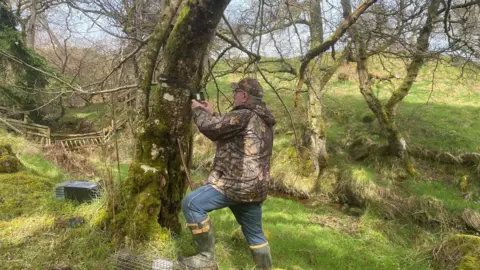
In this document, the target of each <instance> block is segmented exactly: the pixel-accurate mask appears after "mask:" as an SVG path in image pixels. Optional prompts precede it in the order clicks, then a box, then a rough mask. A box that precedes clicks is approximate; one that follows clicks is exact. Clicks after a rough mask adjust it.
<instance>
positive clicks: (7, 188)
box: [0, 172, 53, 220]
mask: <svg viewBox="0 0 480 270" xmlns="http://www.w3.org/2000/svg"><path fill="white" fill-rule="evenodd" d="M0 187H1V189H0V202H1V203H0V220H8V219H10V218H14V217H17V216H20V215H25V214H29V213H34V212H35V211H36V209H37V208H38V205H43V203H44V201H43V200H44V198H48V197H49V196H52V189H53V184H52V183H50V180H49V179H48V178H44V177H41V176H36V175H32V174H28V173H26V172H17V173H11V174H1V175H0Z"/></svg>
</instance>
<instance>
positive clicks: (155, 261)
mask: <svg viewBox="0 0 480 270" xmlns="http://www.w3.org/2000/svg"><path fill="white" fill-rule="evenodd" d="M111 263H112V264H113V265H114V266H115V268H116V269H119V270H147V269H148V270H173V269H175V270H177V269H181V268H180V267H179V265H178V264H177V263H176V262H174V261H172V260H168V259H164V258H158V257H155V256H153V255H149V254H142V255H134V254H133V253H132V252H131V251H128V250H122V251H119V252H117V253H115V254H114V255H113V256H112V257H111Z"/></svg>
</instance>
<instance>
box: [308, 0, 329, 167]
mask: <svg viewBox="0 0 480 270" xmlns="http://www.w3.org/2000/svg"><path fill="white" fill-rule="evenodd" d="M309 5H310V49H313V48H315V47H316V46H318V45H319V44H322V42H323V18H322V6H321V1H320V0H310V3H309ZM322 56H323V55H322V54H319V55H318V58H317V59H318V60H317V61H318V62H319V63H322ZM310 76H311V78H312V79H311V80H310V82H311V83H309V84H308V104H307V117H308V119H307V130H306V132H305V135H304V136H308V140H307V141H308V142H309V145H307V147H308V148H309V150H310V151H311V160H312V165H313V167H314V169H315V171H314V172H315V174H316V175H320V173H321V171H322V169H323V168H325V166H326V165H327V161H328V153H327V138H326V134H325V122H324V120H323V109H322V101H321V99H320V93H321V90H322V89H320V90H318V89H317V88H316V87H315V86H316V84H315V83H316V82H318V78H319V77H320V76H322V74H321V73H320V71H319V69H318V68H315V66H313V67H312V70H311V74H310Z"/></svg>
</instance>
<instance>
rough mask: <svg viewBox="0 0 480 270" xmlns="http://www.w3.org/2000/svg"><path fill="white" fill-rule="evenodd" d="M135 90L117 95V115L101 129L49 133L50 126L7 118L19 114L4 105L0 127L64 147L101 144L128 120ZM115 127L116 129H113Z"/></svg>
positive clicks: (37, 141) (72, 147) (134, 97)
mask: <svg viewBox="0 0 480 270" xmlns="http://www.w3.org/2000/svg"><path fill="white" fill-rule="evenodd" d="M135 99H136V96H135V91H134V90H129V91H125V92H124V93H121V94H120V95H118V96H117V101H118V102H119V103H118V104H119V105H120V106H119V107H117V109H116V110H115V113H116V114H117V115H118V116H117V117H116V120H115V125H114V123H113V121H112V122H111V124H110V125H109V126H108V127H105V128H103V129H102V130H101V131H97V132H91V133H80V134H61V133H51V130H50V127H48V126H43V125H39V124H34V123H25V122H24V121H20V120H16V119H12V118H8V116H9V115H14V114H19V113H23V112H18V111H15V110H12V109H9V108H6V107H2V106H0V128H4V129H7V130H13V131H15V132H16V133H18V134H20V135H22V136H25V137H26V138H27V139H29V140H31V141H34V142H36V143H39V144H41V145H52V144H55V145H61V146H62V147H64V148H65V149H75V148H79V147H86V146H97V145H103V144H105V143H107V142H108V141H110V139H111V138H112V137H113V136H114V135H115V133H116V131H117V130H118V129H121V128H122V126H123V125H125V123H127V122H128V108H129V107H131V104H133V101H135ZM113 127H116V130H113V129H114V128H113Z"/></svg>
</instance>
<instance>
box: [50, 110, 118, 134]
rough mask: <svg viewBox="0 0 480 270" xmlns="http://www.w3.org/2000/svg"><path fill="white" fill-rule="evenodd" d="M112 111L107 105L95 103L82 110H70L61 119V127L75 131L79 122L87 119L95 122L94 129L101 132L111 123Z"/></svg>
mask: <svg viewBox="0 0 480 270" xmlns="http://www.w3.org/2000/svg"><path fill="white" fill-rule="evenodd" d="M109 111H110V109H109V108H108V106H107V105H106V104H105V103H93V104H90V105H88V106H86V107H82V108H69V109H67V110H66V112H65V115H64V116H63V117H62V118H61V119H60V121H59V126H63V127H64V128H65V127H66V128H69V129H75V128H76V125H77V124H78V121H80V120H82V119H87V120H90V121H92V122H93V129H94V130H100V129H102V128H104V127H105V126H106V125H108V124H109V123H110V120H111V117H110V116H109V115H110V112H109Z"/></svg>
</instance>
